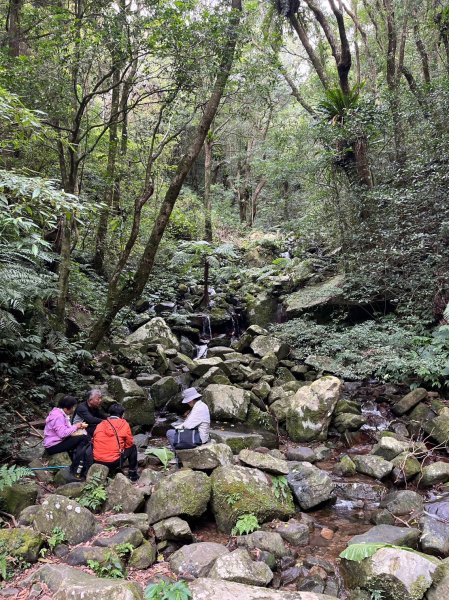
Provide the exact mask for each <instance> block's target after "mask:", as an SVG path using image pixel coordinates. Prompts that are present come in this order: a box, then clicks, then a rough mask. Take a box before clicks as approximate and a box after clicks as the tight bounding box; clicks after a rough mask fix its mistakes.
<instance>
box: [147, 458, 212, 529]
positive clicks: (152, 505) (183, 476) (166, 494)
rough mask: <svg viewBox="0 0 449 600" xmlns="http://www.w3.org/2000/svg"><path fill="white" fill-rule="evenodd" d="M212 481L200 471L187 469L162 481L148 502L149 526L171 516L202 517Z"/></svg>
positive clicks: (156, 486)
mask: <svg viewBox="0 0 449 600" xmlns="http://www.w3.org/2000/svg"><path fill="white" fill-rule="evenodd" d="M210 494H211V481H210V479H209V477H208V476H207V475H206V474H205V473H202V472H200V471H192V470H190V469H186V470H183V471H178V472H177V473H173V474H172V475H168V476H167V477H164V479H162V480H161V481H159V482H158V483H157V484H156V485H155V487H154V491H153V493H152V495H151V497H150V499H149V500H148V501H147V504H146V512H147V514H148V516H149V519H150V523H157V522H158V521H162V520H163V519H168V518H169V517H177V516H186V517H199V516H201V515H202V514H203V513H204V512H205V511H206V509H207V505H208V503H209V499H210Z"/></svg>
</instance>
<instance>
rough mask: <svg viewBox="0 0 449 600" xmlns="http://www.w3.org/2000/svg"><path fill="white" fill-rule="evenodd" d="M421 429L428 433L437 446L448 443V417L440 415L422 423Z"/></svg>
mask: <svg viewBox="0 0 449 600" xmlns="http://www.w3.org/2000/svg"><path fill="white" fill-rule="evenodd" d="M422 428H423V429H424V431H426V433H429V434H430V435H431V436H432V437H433V438H434V439H435V440H436V441H437V442H438V443H439V444H447V442H448V441H449V415H447V414H444V413H443V414H440V415H438V416H437V417H435V418H434V419H431V420H430V421H425V422H423V423H422Z"/></svg>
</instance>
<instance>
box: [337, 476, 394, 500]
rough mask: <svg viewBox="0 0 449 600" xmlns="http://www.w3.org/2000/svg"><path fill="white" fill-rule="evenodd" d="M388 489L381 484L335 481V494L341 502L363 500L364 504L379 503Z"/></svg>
mask: <svg viewBox="0 0 449 600" xmlns="http://www.w3.org/2000/svg"><path fill="white" fill-rule="evenodd" d="M387 492H388V489H387V488H386V487H385V486H384V485H382V484H381V483H362V482H358V481H354V482H351V481H338V480H337V481H336V482H335V493H336V495H337V497H338V498H341V499H342V500H351V501H354V500H363V501H364V502H380V500H381V499H382V497H383V496H384V495H385V494H387Z"/></svg>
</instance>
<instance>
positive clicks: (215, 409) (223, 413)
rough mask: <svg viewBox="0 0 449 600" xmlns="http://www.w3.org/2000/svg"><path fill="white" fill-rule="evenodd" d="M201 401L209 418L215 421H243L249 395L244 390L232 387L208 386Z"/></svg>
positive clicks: (246, 411)
mask: <svg viewBox="0 0 449 600" xmlns="http://www.w3.org/2000/svg"><path fill="white" fill-rule="evenodd" d="M203 400H204V402H205V403H206V404H207V405H208V407H209V410H210V412H211V417H212V418H213V419H216V420H217V421H244V420H245V419H246V415H247V413H248V407H249V403H250V395H249V392H247V391H246V390H242V389H241V388H238V387H234V386H232V385H219V384H211V385H208V386H207V388H206V389H205V390H204V394H203Z"/></svg>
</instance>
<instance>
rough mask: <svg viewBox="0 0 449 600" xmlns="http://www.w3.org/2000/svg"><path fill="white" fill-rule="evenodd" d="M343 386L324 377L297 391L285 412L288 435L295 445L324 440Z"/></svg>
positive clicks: (335, 379) (338, 381) (333, 378)
mask: <svg viewBox="0 0 449 600" xmlns="http://www.w3.org/2000/svg"><path fill="white" fill-rule="evenodd" d="M341 391H342V383H341V381H340V380H339V379H338V378H337V377H332V376H326V377H321V378H320V379H317V381H314V382H313V383H312V384H311V385H308V386H304V387H302V388H301V389H299V390H298V391H297V392H296V394H295V395H294V396H293V398H292V399H291V402H290V408H289V410H288V412H287V432H288V434H289V436H290V437H291V439H292V440H293V441H295V442H310V441H314V440H325V439H326V438H327V430H328V428H329V425H330V422H331V419H332V414H333V411H334V408H335V406H336V404H337V402H338V400H339V399H340V396H341Z"/></svg>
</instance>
